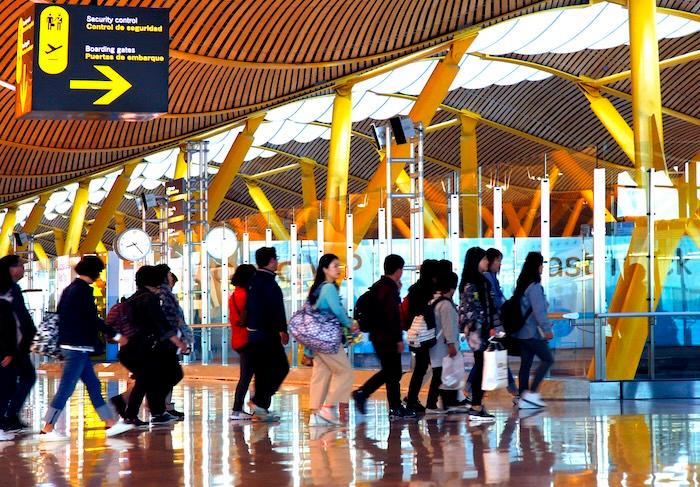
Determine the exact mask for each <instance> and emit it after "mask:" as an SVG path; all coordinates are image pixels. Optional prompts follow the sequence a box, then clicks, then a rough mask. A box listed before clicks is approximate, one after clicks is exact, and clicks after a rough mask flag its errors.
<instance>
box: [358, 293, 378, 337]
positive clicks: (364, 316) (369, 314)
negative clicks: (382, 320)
mask: <svg viewBox="0 0 700 487" xmlns="http://www.w3.org/2000/svg"><path fill="white" fill-rule="evenodd" d="M376 313H377V290H376V289H375V287H374V286H372V287H370V288H369V289H367V291H365V292H364V293H363V294H362V295H360V297H359V298H357V301H356V302H355V312H354V313H353V318H355V319H356V320H357V323H358V324H359V325H360V330H361V331H363V332H364V333H371V332H372V331H373V330H374V325H375V323H374V319H375V317H376ZM373 315H374V316H373Z"/></svg>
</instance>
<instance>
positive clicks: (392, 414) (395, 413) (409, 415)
mask: <svg viewBox="0 0 700 487" xmlns="http://www.w3.org/2000/svg"><path fill="white" fill-rule="evenodd" d="M416 417H417V414H416V412H415V411H411V410H410V409H408V408H405V407H403V406H399V407H398V408H396V409H390V410H389V421H398V420H402V419H414V418H416Z"/></svg>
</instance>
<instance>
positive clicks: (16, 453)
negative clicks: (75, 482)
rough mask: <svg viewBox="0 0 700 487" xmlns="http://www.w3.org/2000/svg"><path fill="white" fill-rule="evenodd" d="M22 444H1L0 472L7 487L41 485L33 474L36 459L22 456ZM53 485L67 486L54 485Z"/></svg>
mask: <svg viewBox="0 0 700 487" xmlns="http://www.w3.org/2000/svg"><path fill="white" fill-rule="evenodd" d="M20 448H21V443H17V442H9V441H2V442H0V472H2V485H3V486H6V487H25V486H29V485H39V484H41V482H39V481H38V480H39V479H37V478H36V477H35V475H34V472H33V470H34V469H33V468H32V465H31V464H30V463H33V462H34V458H36V457H30V456H27V455H23V454H22V450H21V449H20ZM51 485H56V486H60V485H67V484H66V483H65V479H64V484H61V483H52V484H51Z"/></svg>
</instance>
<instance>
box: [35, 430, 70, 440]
mask: <svg viewBox="0 0 700 487" xmlns="http://www.w3.org/2000/svg"><path fill="white" fill-rule="evenodd" d="M39 441H70V437H69V436H66V435H64V434H62V433H59V432H58V431H56V430H51V431H49V432H48V433H44V432H43V431H42V432H41V433H40V434H39Z"/></svg>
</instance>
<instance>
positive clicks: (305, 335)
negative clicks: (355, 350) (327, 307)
mask: <svg viewBox="0 0 700 487" xmlns="http://www.w3.org/2000/svg"><path fill="white" fill-rule="evenodd" d="M288 326H289V331H290V333H291V334H292V336H293V337H294V339H295V340H296V341H298V342H299V343H301V344H302V345H304V346H305V347H306V348H308V349H310V350H312V351H314V352H318V353H325V354H331V355H332V354H336V353H338V350H340V344H341V340H342V336H343V333H342V325H341V324H340V320H338V318H336V316H335V315H334V314H333V313H329V312H326V311H321V310H318V309H314V307H313V306H312V305H311V303H309V302H308V301H307V302H305V303H304V306H303V307H302V308H301V309H300V310H299V311H297V312H296V313H294V314H293V315H292V317H291V319H290V320H289V325H288Z"/></svg>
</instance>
